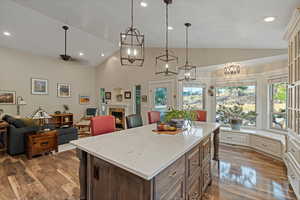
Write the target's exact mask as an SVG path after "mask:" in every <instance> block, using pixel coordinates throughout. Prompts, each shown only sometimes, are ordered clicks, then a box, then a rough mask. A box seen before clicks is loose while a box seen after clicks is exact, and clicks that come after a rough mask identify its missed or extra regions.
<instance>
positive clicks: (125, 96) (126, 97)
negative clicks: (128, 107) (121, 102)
mask: <svg viewBox="0 0 300 200" xmlns="http://www.w3.org/2000/svg"><path fill="white" fill-rule="evenodd" d="M124 98H125V99H131V91H126V92H124Z"/></svg>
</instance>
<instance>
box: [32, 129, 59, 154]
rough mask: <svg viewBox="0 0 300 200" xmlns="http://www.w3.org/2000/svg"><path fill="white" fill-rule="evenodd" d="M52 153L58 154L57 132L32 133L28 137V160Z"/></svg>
mask: <svg viewBox="0 0 300 200" xmlns="http://www.w3.org/2000/svg"><path fill="white" fill-rule="evenodd" d="M51 151H55V152H58V140H57V131H55V130H54V131H45V132H42V133H32V134H28V135H27V136H26V154H27V157H28V159H31V158H32V156H35V155H40V154H44V153H50V152H51Z"/></svg>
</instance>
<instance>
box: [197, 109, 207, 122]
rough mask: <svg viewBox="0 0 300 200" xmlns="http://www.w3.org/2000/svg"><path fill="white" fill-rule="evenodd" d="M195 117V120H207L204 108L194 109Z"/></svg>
mask: <svg viewBox="0 0 300 200" xmlns="http://www.w3.org/2000/svg"><path fill="white" fill-rule="evenodd" d="M196 112H197V119H196V121H200V122H206V121H207V119H206V118H207V111H206V110H196Z"/></svg>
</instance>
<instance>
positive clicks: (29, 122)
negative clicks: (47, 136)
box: [20, 118, 39, 126]
mask: <svg viewBox="0 0 300 200" xmlns="http://www.w3.org/2000/svg"><path fill="white" fill-rule="evenodd" d="M20 120H21V121H22V122H23V123H24V124H25V126H39V123H38V121H37V120H34V119H31V118H21V119H20Z"/></svg>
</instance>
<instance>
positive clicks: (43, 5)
mask: <svg viewBox="0 0 300 200" xmlns="http://www.w3.org/2000/svg"><path fill="white" fill-rule="evenodd" d="M139 2H140V0H135V4H136V5H135V24H136V27H138V28H139V29H140V30H141V31H142V32H143V33H144V34H145V36H146V45H147V46H148V47H149V46H150V47H162V46H163V44H164V23H165V22H164V20H165V19H164V16H165V8H164V6H163V3H162V0H147V2H148V4H149V6H148V7H147V8H142V7H140V6H139ZM299 5H300V3H299V0H174V3H173V5H171V8H170V25H171V26H173V27H174V30H173V31H171V32H170V45H171V46H172V47H184V26H183V24H184V23H185V22H191V23H192V27H191V33H190V44H191V47H194V48H269V49H280V48H287V44H286V42H285V41H283V39H282V37H283V33H284V30H285V28H286V26H287V23H288V21H289V19H290V17H291V15H292V12H293V10H294V9H295V8H296V7H297V6H299ZM129 9H130V0H0V31H1V32H2V31H4V30H8V31H10V32H12V34H13V36H12V37H10V38H7V37H4V36H3V35H1V36H0V45H2V46H8V47H12V48H18V49H22V50H26V51H28V50H29V51H32V52H33V53H40V54H45V55H52V56H53V55H59V54H60V53H62V51H63V32H62V30H61V26H62V25H63V24H69V25H71V26H72V27H71V31H70V34H69V35H70V36H69V44H70V45H69V52H70V54H71V55H73V56H74V57H76V56H77V55H78V52H79V51H82V52H84V53H85V56H84V58H85V59H86V60H87V61H89V62H90V64H92V65H93V64H96V63H99V62H101V61H103V59H105V58H103V57H101V56H100V54H101V52H102V51H103V52H105V54H106V56H108V55H111V54H112V53H113V52H114V51H116V50H118V41H119V33H120V32H121V31H124V30H125V29H126V28H127V26H128V25H129V23H130V21H129V20H130V10H129ZM266 16H275V17H276V18H277V20H276V21H275V22H274V23H265V22H264V21H263V19H264V17H266Z"/></svg>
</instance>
